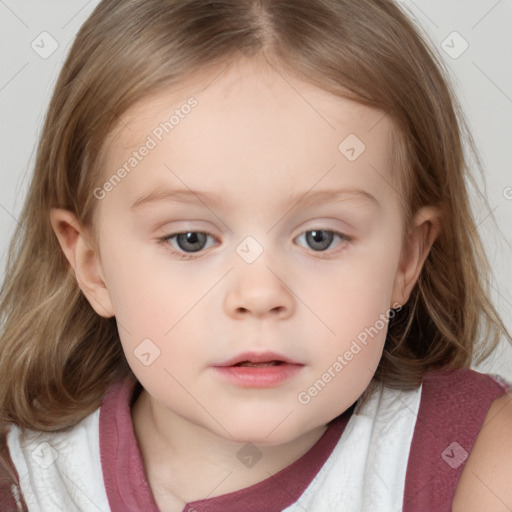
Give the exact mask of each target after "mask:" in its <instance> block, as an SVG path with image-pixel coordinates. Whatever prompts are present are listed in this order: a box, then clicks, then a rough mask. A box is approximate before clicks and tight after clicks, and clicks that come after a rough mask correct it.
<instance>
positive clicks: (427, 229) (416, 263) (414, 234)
mask: <svg viewBox="0 0 512 512" xmlns="http://www.w3.org/2000/svg"><path fill="white" fill-rule="evenodd" d="M440 231H441V210H440V209H439V208H436V207H434V206H424V207H423V208H420V209H419V210H418V211H417V212H416V215H415V216H414V220H413V227H412V228H411V230H410V232H409V234H408V236H407V239H406V242H405V244H404V247H403V248H402V253H401V256H400V262H399V264H398V268H397V272H396V275H395V281H394V284H393V293H392V300H391V304H394V305H396V304H397V303H398V304H401V305H403V304H405V303H406V302H407V301H408V300H409V297H410V295H411V292H412V289H413V288H414V285H415V284H416V281H417V280H418V277H419V275H420V272H421V269H422V268H423V264H424V263H425V260H426V259H427V256H428V254H429V252H430V247H431V246H432V244H433V243H434V241H435V239H436V238H437V236H438V235H439V233H440ZM392 307H393V306H392Z"/></svg>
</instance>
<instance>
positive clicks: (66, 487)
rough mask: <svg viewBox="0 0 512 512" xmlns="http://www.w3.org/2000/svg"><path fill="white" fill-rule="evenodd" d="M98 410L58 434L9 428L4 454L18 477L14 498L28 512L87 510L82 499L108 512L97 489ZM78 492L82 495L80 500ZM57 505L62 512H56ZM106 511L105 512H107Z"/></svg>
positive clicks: (98, 457) (98, 486)
mask: <svg viewBox="0 0 512 512" xmlns="http://www.w3.org/2000/svg"><path fill="white" fill-rule="evenodd" d="M98 422H99V410H96V411H95V412H93V413H92V414H90V415H89V416H87V417H86V418H84V419H83V420H82V421H81V422H80V423H78V424H77V425H75V426H74V427H72V428H70V429H67V430H66V431H60V432H42V431H35V430H28V429H24V430H22V429H20V428H19V427H18V426H16V425H12V426H11V428H10V429H9V432H8V434H7V448H8V452H9V456H10V460H11V462H12V466H13V468H14V470H15V471H16V474H17V480H18V483H19V485H18V492H19V494H20V495H21V496H23V498H24V501H25V503H26V505H27V506H28V508H29V510H31V507H32V506H33V507H35V508H37V506H40V507H41V510H58V509H60V510H75V508H73V504H80V506H81V507H83V508H81V510H82V509H83V510H87V507H88V506H90V504H88V503H87V499H86V498H85V496H89V497H92V499H94V500H97V502H98V503H99V504H100V505H101V506H106V505H107V501H106V497H105V491H104V490H103V488H102V485H101V475H102V471H101V464H100V453H99V438H98ZM82 491H83V493H85V494H83V495H82ZM56 502H58V503H59V505H60V504H62V505H60V506H63V507H64V508H56ZM105 510H107V509H106V508H105Z"/></svg>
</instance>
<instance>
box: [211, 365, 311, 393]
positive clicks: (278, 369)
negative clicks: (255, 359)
mask: <svg viewBox="0 0 512 512" xmlns="http://www.w3.org/2000/svg"><path fill="white" fill-rule="evenodd" d="M302 367H303V365H301V364H289V363H285V364H280V365H276V366H260V367H255V366H215V367H214V368H215V370H216V371H217V373H218V374H220V375H221V376H222V377H223V378H225V379H226V380H228V381H229V382H232V383H233V384H236V385H237V386H241V387H245V388H273V387H275V386H279V384H282V383H283V382H285V381H286V380H288V379H291V378H292V377H294V376H295V375H297V373H298V372H299V371H300V370H301V368H302Z"/></svg>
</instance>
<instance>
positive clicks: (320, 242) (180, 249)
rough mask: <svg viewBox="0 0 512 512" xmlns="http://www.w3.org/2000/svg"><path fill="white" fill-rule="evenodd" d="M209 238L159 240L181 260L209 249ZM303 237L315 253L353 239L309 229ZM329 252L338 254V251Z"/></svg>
mask: <svg viewBox="0 0 512 512" xmlns="http://www.w3.org/2000/svg"><path fill="white" fill-rule="evenodd" d="M208 237H210V238H212V239H213V238H214V237H213V236H212V235H210V234H209V233H205V232H203V231H183V232H180V233H173V234H171V235H167V236H165V237H162V238H159V239H158V241H159V243H161V244H166V245H167V246H169V245H171V246H172V249H171V250H172V252H173V253H174V254H177V255H178V256H179V257H180V258H182V259H192V258H193V257H194V256H193V254H194V253H197V252H200V251H202V250H203V249H206V248H207V247H206V246H205V242H206V240H207V239H208ZM302 237H304V238H305V240H306V243H307V244H309V245H311V246H312V249H313V252H326V249H328V248H329V247H330V246H331V244H332V242H333V240H334V239H335V238H336V237H338V238H339V239H341V244H339V245H342V246H343V245H344V242H350V241H351V240H352V239H351V237H349V236H347V235H344V234H343V233H339V232H337V231H333V230H330V229H308V230H307V231H304V232H303V233H302V234H301V235H299V236H298V237H297V238H296V240H298V239H300V238H302ZM167 242H174V243H175V244H176V245H177V247H176V246H175V245H174V244H173V243H167ZM208 247H209V246H208ZM315 247H316V249H315ZM329 252H335V253H337V252H338V251H329Z"/></svg>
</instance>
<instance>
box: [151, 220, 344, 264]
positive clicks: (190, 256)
mask: <svg viewBox="0 0 512 512" xmlns="http://www.w3.org/2000/svg"><path fill="white" fill-rule="evenodd" d="M312 231H324V232H327V233H332V234H333V235H334V236H338V237H339V238H341V240H342V246H341V247H338V249H335V250H328V249H326V250H323V251H314V250H312V252H315V253H319V254H325V253H328V254H330V255H331V256H334V255H336V254H338V253H339V252H340V251H342V250H343V249H344V248H345V243H348V242H351V241H352V237H350V236H348V235H345V234H343V233H340V232H339V231H334V230H332V229H322V228H313V229H308V230H306V231H303V232H302V233H301V234H300V235H299V236H302V235H305V234H306V233H310V232H312ZM187 233H199V234H202V235H207V236H209V237H211V238H215V237H214V236H213V235H212V234H210V233H207V232H205V231H180V232H178V233H172V234H170V235H166V236H164V237H161V238H158V243H159V244H161V245H165V246H166V248H167V249H169V250H170V251H171V252H172V253H173V254H174V255H177V256H178V257H179V258H180V259H182V260H191V259H195V258H197V257H198V256H196V254H200V253H201V252H202V251H204V249H201V250H199V251H196V252H194V253H186V252H180V251H178V250H176V249H174V248H172V247H171V246H170V244H169V243H168V242H169V241H170V240H172V239H173V238H176V237H177V236H179V235H186V234H187ZM297 238H298V237H297Z"/></svg>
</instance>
